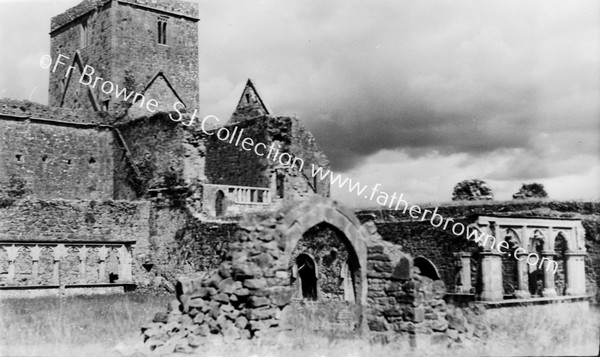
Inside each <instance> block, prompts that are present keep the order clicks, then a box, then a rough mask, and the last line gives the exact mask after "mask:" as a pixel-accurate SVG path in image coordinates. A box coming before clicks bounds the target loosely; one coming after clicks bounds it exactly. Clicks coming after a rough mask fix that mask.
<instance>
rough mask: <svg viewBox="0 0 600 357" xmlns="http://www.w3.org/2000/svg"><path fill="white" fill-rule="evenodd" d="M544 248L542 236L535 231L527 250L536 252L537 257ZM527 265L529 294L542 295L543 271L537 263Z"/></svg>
mask: <svg viewBox="0 0 600 357" xmlns="http://www.w3.org/2000/svg"><path fill="white" fill-rule="evenodd" d="M543 250H544V236H543V235H542V234H541V233H540V232H537V231H536V232H535V234H534V236H533V237H532V238H531V242H530V244H529V252H530V253H532V252H535V253H537V255H538V257H541V256H542V251H543ZM528 267H529V274H528V275H529V276H528V278H529V293H530V294H531V296H542V291H543V289H544V271H543V269H542V267H540V266H538V265H531V264H528Z"/></svg>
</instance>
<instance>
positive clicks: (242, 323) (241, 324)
mask: <svg viewBox="0 0 600 357" xmlns="http://www.w3.org/2000/svg"><path fill="white" fill-rule="evenodd" d="M246 325H248V319H247V318H246V317H244V316H239V317H238V318H237V319H235V326H236V327H237V328H239V329H243V328H245V327H246Z"/></svg>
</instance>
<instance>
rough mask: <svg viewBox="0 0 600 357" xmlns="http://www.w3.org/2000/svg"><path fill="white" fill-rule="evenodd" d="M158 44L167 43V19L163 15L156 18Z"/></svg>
mask: <svg viewBox="0 0 600 357" xmlns="http://www.w3.org/2000/svg"><path fill="white" fill-rule="evenodd" d="M158 44H160V45H166V44H167V19H166V18H164V17H160V18H158Z"/></svg>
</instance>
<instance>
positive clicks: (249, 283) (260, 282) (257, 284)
mask: <svg viewBox="0 0 600 357" xmlns="http://www.w3.org/2000/svg"><path fill="white" fill-rule="evenodd" d="M266 285H267V281H266V280H265V279H246V280H244V287H246V288H248V289H262V288H264V287H265V286H266Z"/></svg>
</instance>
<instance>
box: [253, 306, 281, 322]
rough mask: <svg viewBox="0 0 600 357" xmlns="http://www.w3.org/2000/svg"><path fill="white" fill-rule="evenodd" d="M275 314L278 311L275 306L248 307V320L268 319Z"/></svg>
mask: <svg viewBox="0 0 600 357" xmlns="http://www.w3.org/2000/svg"><path fill="white" fill-rule="evenodd" d="M275 314H276V312H275V309H273V308H258V309H248V311H247V312H246V317H247V318H248V320H266V319H269V318H272V317H275Z"/></svg>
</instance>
